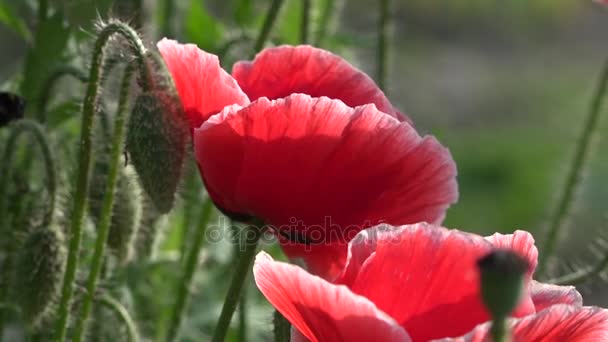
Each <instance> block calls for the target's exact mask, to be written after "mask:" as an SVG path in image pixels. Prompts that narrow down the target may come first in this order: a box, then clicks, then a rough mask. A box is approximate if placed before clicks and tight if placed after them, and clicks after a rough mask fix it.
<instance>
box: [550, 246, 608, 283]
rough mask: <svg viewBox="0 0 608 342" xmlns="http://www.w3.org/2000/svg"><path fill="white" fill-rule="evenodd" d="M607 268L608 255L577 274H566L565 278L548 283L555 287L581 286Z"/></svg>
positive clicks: (551, 280)
mask: <svg viewBox="0 0 608 342" xmlns="http://www.w3.org/2000/svg"><path fill="white" fill-rule="evenodd" d="M606 267H608V253H606V255H604V257H603V258H602V259H601V260H599V261H598V262H597V263H596V264H595V265H593V266H591V267H587V268H585V269H582V270H578V271H576V272H572V273H570V274H566V275H564V276H561V277H558V278H554V279H550V280H548V281H547V282H548V283H550V284H555V285H576V284H580V283H582V282H583V281H585V280H587V279H589V278H591V277H593V276H595V275H598V274H600V272H602V271H603V270H604V269H605V268H606Z"/></svg>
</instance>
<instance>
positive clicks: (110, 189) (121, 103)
mask: <svg viewBox="0 0 608 342" xmlns="http://www.w3.org/2000/svg"><path fill="white" fill-rule="evenodd" d="M133 72H134V65H133V63H131V64H129V65H128V66H127V68H126V69H125V74H124V76H123V79H122V85H121V88H120V97H119V100H118V110H117V113H116V117H115V123H114V135H113V137H112V147H111V152H110V161H109V165H110V167H109V170H108V178H107V180H106V189H105V195H104V197H103V204H102V207H101V215H100V221H99V229H98V233H97V239H96V241H95V252H94V253H93V259H92V261H91V269H90V271H89V279H88V282H87V292H86V294H85V296H84V299H83V301H82V304H81V305H82V310H81V313H80V316H79V317H78V320H77V323H76V329H75V330H74V336H73V341H76V342H79V341H80V340H81V339H82V337H83V335H84V331H85V329H86V324H87V319H88V317H89V313H90V312H91V305H92V302H93V298H94V297H95V291H96V289H97V281H98V279H99V274H100V271H101V268H102V265H103V256H104V252H105V249H106V241H108V234H109V233H110V226H111V224H112V209H113V208H114V194H115V191H116V181H117V179H118V169H119V168H120V166H121V163H120V157H121V156H122V150H123V142H124V135H125V134H124V131H125V122H126V113H127V105H128V98H129V86H130V85H131V76H133Z"/></svg>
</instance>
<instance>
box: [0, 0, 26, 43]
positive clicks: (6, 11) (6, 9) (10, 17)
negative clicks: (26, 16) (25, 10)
mask: <svg viewBox="0 0 608 342" xmlns="http://www.w3.org/2000/svg"><path fill="white" fill-rule="evenodd" d="M0 23H2V24H4V25H6V26H7V27H8V28H10V29H11V30H13V31H15V33H17V34H18V35H19V36H21V38H23V39H24V40H25V41H27V42H31V41H32V33H31V32H30V30H29V29H28V27H27V25H25V21H24V20H23V19H22V18H21V17H20V16H19V15H17V13H15V11H14V9H13V8H11V6H10V5H8V4H7V3H6V1H2V0H0Z"/></svg>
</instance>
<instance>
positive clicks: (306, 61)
mask: <svg viewBox="0 0 608 342" xmlns="http://www.w3.org/2000/svg"><path fill="white" fill-rule="evenodd" d="M232 76H233V77H234V78H235V79H236V80H237V82H238V83H239V85H240V86H241V89H243V91H244V92H245V93H246V94H247V95H248V96H249V98H250V99H251V100H252V101H253V100H255V99H257V98H260V97H267V98H269V99H272V100H274V99H278V98H282V97H286V96H289V95H290V94H293V93H302V94H308V95H310V96H312V97H321V96H327V97H329V98H332V99H337V100H341V101H343V102H344V103H346V104H347V105H349V106H351V107H356V106H361V105H365V104H370V103H373V104H375V105H376V107H378V109H379V110H380V111H382V112H384V113H387V114H389V115H392V116H394V117H395V118H398V119H399V120H400V121H404V120H405V121H408V122H410V123H411V121H410V120H409V118H408V117H407V116H405V115H403V114H402V113H400V112H399V111H397V110H396V109H395V108H393V105H391V103H390V102H389V100H388V99H387V98H386V96H384V93H383V92H382V90H380V88H378V86H377V85H376V84H375V83H374V81H373V80H372V79H371V78H370V77H369V76H367V75H366V74H365V73H363V72H362V71H360V70H359V69H357V68H355V67H354V66H352V65H351V64H349V63H348V62H347V61H345V60H344V59H342V58H341V57H339V56H337V55H334V54H333V53H331V52H329V51H326V50H323V49H319V48H315V47H312V46H309V45H300V46H288V45H283V46H279V47H275V48H268V49H264V50H263V51H262V52H260V53H259V54H258V55H257V56H256V57H255V59H254V60H253V61H252V62H249V61H241V62H237V63H236V64H235V65H234V66H233V68H232Z"/></svg>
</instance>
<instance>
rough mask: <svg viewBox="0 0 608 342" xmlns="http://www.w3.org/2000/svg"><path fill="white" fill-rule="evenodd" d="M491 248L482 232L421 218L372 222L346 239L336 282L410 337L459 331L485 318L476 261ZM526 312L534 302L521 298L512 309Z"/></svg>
mask: <svg viewBox="0 0 608 342" xmlns="http://www.w3.org/2000/svg"><path fill="white" fill-rule="evenodd" d="M492 248H493V246H492V244H491V243H490V242H489V241H487V240H485V239H484V238H483V237H481V236H478V235H474V234H468V233H464V232H460V231H457V230H448V229H445V228H442V227H438V226H434V225H430V224H426V223H419V224H414V225H407V226H401V227H392V226H389V225H382V226H377V227H374V228H371V229H368V230H366V231H364V232H361V233H359V236H358V237H357V238H355V239H354V240H353V241H352V242H351V244H350V254H349V256H350V259H349V262H348V265H347V266H346V269H345V272H344V273H343V274H342V277H341V278H340V279H339V281H347V282H348V283H345V284H346V285H347V286H349V288H351V290H352V291H353V292H355V293H357V294H360V295H362V296H365V297H366V298H369V300H371V301H372V302H373V303H375V304H376V306H378V308H380V309H381V310H383V311H384V312H386V313H388V314H389V315H391V317H393V318H394V319H395V320H396V321H397V322H399V323H400V324H401V325H402V326H403V327H404V328H405V329H406V330H407V331H408V333H409V334H410V336H411V337H412V339H413V340H415V341H426V340H429V339H433V338H440V337H444V336H458V335H461V334H464V333H466V332H467V331H469V330H471V329H473V328H474V327H475V326H476V325H477V324H480V323H483V322H485V321H487V320H488V319H489V318H490V317H489V315H488V313H487V311H486V310H485V308H484V305H483V304H482V302H481V296H480V293H479V292H480V290H479V285H478V283H479V281H478V270H477V266H476V263H477V260H478V259H479V258H480V257H481V256H483V255H485V254H486V253H487V252H488V251H489V250H491V249H492ZM365 255H367V258H365ZM361 260H364V261H363V262H361ZM357 268H359V270H358V272H357V270H356V269H357ZM355 274H356V275H355ZM531 313H534V306H533V305H532V303H531V301H530V300H529V298H524V300H522V303H521V304H520V307H519V308H518V310H517V311H516V313H515V314H516V315H526V314H531ZM439 322H440V324H438V323H439Z"/></svg>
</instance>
